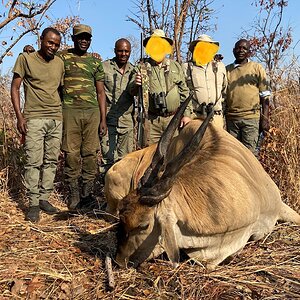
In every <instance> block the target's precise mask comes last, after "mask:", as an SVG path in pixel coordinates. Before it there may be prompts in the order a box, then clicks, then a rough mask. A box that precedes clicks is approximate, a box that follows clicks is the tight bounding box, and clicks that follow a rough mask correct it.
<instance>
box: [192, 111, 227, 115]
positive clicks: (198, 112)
mask: <svg viewBox="0 0 300 300" xmlns="http://www.w3.org/2000/svg"><path fill="white" fill-rule="evenodd" d="M194 113H195V114H198V115H203V113H202V111H201V112H200V111H198V110H194ZM214 114H215V115H219V116H220V115H222V111H221V110H215V111H214Z"/></svg>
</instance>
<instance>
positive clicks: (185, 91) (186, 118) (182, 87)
mask: <svg viewBox="0 0 300 300" xmlns="http://www.w3.org/2000/svg"><path fill="white" fill-rule="evenodd" d="M178 67H179V72H178V73H179V76H180V79H181V80H180V82H179V84H178V90H179V94H180V104H181V103H183V102H184V101H185V99H186V98H188V96H189V93H190V89H189V87H188V85H187V83H186V75H185V72H184V71H185V70H184V68H183V67H182V66H181V65H179V64H178ZM192 113H193V107H192V102H191V101H190V102H189V104H188V106H187V108H186V109H185V112H184V115H183V117H182V118H181V122H180V125H179V128H183V127H184V126H186V125H187V124H188V123H189V122H190V121H191V120H192V119H191V116H192Z"/></svg>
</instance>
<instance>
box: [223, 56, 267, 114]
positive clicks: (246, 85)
mask: <svg viewBox="0 0 300 300" xmlns="http://www.w3.org/2000/svg"><path fill="white" fill-rule="evenodd" d="M226 71H227V79H228V88H227V93H226V107H227V108H226V117H227V118H229V119H240V118H243V119H255V118H256V119H258V118H259V116H260V95H259V94H260V93H264V92H266V91H269V90H270V89H269V82H268V79H267V75H266V71H265V69H264V68H263V67H262V65H261V64H259V63H256V62H252V61H248V62H247V63H245V64H240V65H238V64H234V63H232V64H230V65H228V66H226Z"/></svg>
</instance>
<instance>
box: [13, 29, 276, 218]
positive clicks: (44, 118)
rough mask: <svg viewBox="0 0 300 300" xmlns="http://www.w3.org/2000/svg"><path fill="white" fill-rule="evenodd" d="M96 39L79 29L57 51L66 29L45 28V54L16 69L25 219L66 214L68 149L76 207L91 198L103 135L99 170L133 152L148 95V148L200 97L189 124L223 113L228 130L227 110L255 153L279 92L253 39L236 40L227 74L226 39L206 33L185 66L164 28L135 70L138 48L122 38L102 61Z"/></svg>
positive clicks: (28, 56)
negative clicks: (63, 189)
mask: <svg viewBox="0 0 300 300" xmlns="http://www.w3.org/2000/svg"><path fill="white" fill-rule="evenodd" d="M91 38H92V29H91V27H90V26H88V25H83V24H79V25H75V26H74V28H73V35H72V40H73V42H74V47H73V48H71V49H68V50H64V51H58V49H59V46H60V41H61V36H60V33H59V32H58V31H57V30H56V29H54V28H46V29H45V30H44V31H43V33H42V35H41V46H40V49H39V50H38V51H37V52H35V51H34V49H30V50H32V51H29V49H27V51H25V52H24V53H22V54H20V55H19V57H18V59H17V61H16V64H15V67H14V69H13V73H14V76H13V80H12V85H11V98H12V103H13V106H14V109H15V112H16V116H17V128H18V130H19V132H20V133H21V134H22V135H24V136H25V150H26V157H27V160H26V164H25V185H26V190H27V196H28V199H29V209H28V211H27V213H26V220H29V221H32V222H38V221H39V218H40V210H43V211H45V212H46V213H49V214H53V213H57V212H58V210H57V208H55V207H54V206H53V205H51V204H50V203H49V201H48V200H49V196H50V193H51V192H52V190H53V184H54V176H55V172H56V166H57V161H58V156H59V153H60V150H63V152H64V159H65V165H64V177H65V182H66V184H67V185H68V187H69V196H68V208H69V209H75V208H78V207H80V206H82V205H85V204H86V203H88V202H90V201H91V199H92V198H93V188H94V180H95V177H96V174H97V172H98V170H97V152H98V150H99V136H100V146H101V157H102V161H101V166H100V174H103V175H104V174H105V173H106V172H107V170H108V169H109V168H110V167H111V166H112V165H113V164H114V163H115V162H116V161H118V160H120V159H121V158H122V157H124V156H125V155H126V154H127V153H130V152H132V151H133V150H134V106H135V105H134V104H135V96H137V95H140V96H141V95H143V112H144V117H145V119H146V120H145V129H146V130H145V131H144V137H143V140H144V144H143V145H142V146H147V145H150V144H153V143H156V142H158V140H159V138H160V136H161V135H162V133H163V131H164V130H165V129H166V127H167V125H168V123H169V122H170V120H171V118H172V116H173V115H174V114H175V112H176V110H177V109H178V107H179V105H180V104H181V103H182V102H184V101H185V100H186V98H187V97H189V95H190V92H191V91H193V93H192V99H191V101H190V103H189V105H188V107H187V108H186V110H185V113H184V116H183V117H182V120H181V124H180V127H183V126H185V125H186V124H188V123H189V122H190V121H191V120H192V119H194V118H204V117H205V115H206V114H207V112H208V111H209V110H210V109H214V113H215V115H214V119H215V121H216V123H217V124H219V126H222V127H224V126H225V125H224V113H225V118H226V127H227V130H228V131H229V132H230V133H231V134H233V135H234V136H235V137H236V138H238V139H239V140H240V141H241V142H242V143H244V144H245V146H246V147H248V148H249V149H250V150H251V151H252V152H253V153H255V151H256V144H257V141H258V136H259V127H260V128H261V129H262V130H268V127H269V123H268V119H269V102H268V99H269V96H270V91H269V87H268V82H267V77H266V73H265V71H264V69H263V68H262V67H261V65H259V64H257V63H254V62H251V61H249V54H250V44H249V42H248V41H247V40H240V41H238V42H237V43H236V44H235V47H234V49H233V53H234V56H235V62H234V63H233V64H231V65H229V66H227V67H226V68H225V65H224V64H223V63H222V62H220V61H218V60H216V59H215V55H216V53H217V51H218V49H219V43H218V42H216V41H214V40H212V38H211V37H209V36H207V35H204V34H203V35H201V36H199V38H198V39H197V40H195V41H193V42H192V43H191V44H190V46H189V51H190V53H191V56H192V57H191V60H190V61H189V62H187V63H185V64H183V65H182V66H181V65H180V64H179V63H178V62H176V61H174V60H172V59H170V58H168V55H169V54H171V52H172V45H173V41H172V40H171V39H170V38H168V37H166V36H165V33H164V32H163V31H162V30H159V29H156V30H154V32H153V33H152V35H151V36H149V37H147V38H146V39H144V41H143V45H144V47H145V50H146V53H147V54H148V56H149V58H146V59H144V60H143V61H141V62H140V63H139V64H138V65H137V66H135V67H134V66H133V65H132V64H131V63H130V62H129V58H130V53H131V45H130V42H129V41H128V40H127V39H124V38H121V39H119V40H117V41H116V43H115V49H114V52H115V57H114V58H112V59H109V60H106V61H104V62H101V60H100V59H99V58H98V57H97V55H95V54H91V53H88V52H87V51H88V48H89V46H90V44H91ZM22 82H23V85H24V92H25V104H24V109H23V111H22V108H21V104H20V87H21V83H22ZM224 104H225V106H224ZM224 107H225V109H224ZM179 130H180V128H179ZM61 143H62V146H61ZM79 181H81V182H82V184H80V183H79Z"/></svg>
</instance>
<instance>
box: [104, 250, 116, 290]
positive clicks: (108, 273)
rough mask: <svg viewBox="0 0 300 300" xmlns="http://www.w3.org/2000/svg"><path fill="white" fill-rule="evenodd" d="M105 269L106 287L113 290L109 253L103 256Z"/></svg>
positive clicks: (113, 281)
mask: <svg viewBox="0 0 300 300" xmlns="http://www.w3.org/2000/svg"><path fill="white" fill-rule="evenodd" d="M105 270H106V273H107V279H108V288H109V290H113V289H114V288H115V278H114V273H113V270H112V264H111V258H110V256H109V255H106V257H105Z"/></svg>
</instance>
